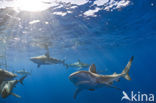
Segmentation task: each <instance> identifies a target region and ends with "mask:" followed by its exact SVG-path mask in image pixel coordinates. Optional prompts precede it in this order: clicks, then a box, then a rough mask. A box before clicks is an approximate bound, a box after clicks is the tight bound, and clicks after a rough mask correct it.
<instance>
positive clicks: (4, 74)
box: [0, 69, 17, 84]
mask: <svg viewBox="0 0 156 103" xmlns="http://www.w3.org/2000/svg"><path fill="white" fill-rule="evenodd" d="M15 77H17V75H16V74H14V73H12V72H9V71H7V70H4V69H0V84H1V83H2V82H3V81H5V80H10V79H13V78H15Z"/></svg>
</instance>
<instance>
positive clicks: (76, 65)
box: [66, 59, 89, 69]
mask: <svg viewBox="0 0 156 103" xmlns="http://www.w3.org/2000/svg"><path fill="white" fill-rule="evenodd" d="M66 67H67V68H69V67H74V68H79V69H82V68H88V67H89V64H85V63H83V62H81V61H80V60H79V59H78V61H77V62H75V63H73V64H66Z"/></svg>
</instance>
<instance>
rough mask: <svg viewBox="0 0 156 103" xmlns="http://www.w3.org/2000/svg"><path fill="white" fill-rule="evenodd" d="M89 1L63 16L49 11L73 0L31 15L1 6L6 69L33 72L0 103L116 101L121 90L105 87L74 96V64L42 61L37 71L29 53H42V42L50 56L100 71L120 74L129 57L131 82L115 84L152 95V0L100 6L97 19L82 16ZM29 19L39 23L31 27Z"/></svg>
mask: <svg viewBox="0 0 156 103" xmlns="http://www.w3.org/2000/svg"><path fill="white" fill-rule="evenodd" d="M93 2H94V1H90V2H87V3H86V4H83V5H79V6H78V7H77V8H75V9H72V10H71V11H72V13H69V14H67V15H65V16H59V15H52V13H53V12H56V11H63V12H66V11H67V7H70V6H73V5H74V6H75V5H76V4H71V5H69V4H67V3H64V4H63V3H62V4H61V3H60V5H64V6H63V7H61V8H57V9H55V7H51V8H49V9H47V10H45V11H42V12H36V13H34V12H33V13H32V12H27V11H22V12H15V11H14V10H12V9H11V8H5V9H1V10H0V19H1V20H0V42H1V52H2V54H4V53H3V50H4V51H5V54H6V57H7V64H8V68H7V69H8V70H9V71H16V70H20V69H23V68H25V69H26V70H28V71H31V70H32V71H33V72H32V75H31V76H29V77H27V78H26V79H25V81H24V86H22V85H21V84H18V85H17V86H16V88H14V90H13V92H14V93H17V94H19V95H21V96H22V98H21V99H18V98H16V97H13V96H9V97H8V98H7V99H2V98H0V103H120V102H121V97H122V92H121V91H118V90H116V89H112V88H107V87H104V88H100V89H97V90H96V91H83V92H81V93H80V94H79V95H78V98H77V99H76V100H74V99H73V94H74V92H75V89H76V87H75V86H74V85H73V84H72V83H71V82H70V81H69V79H68V76H69V75H70V74H71V73H73V72H75V71H77V69H76V68H69V69H66V68H65V67H64V66H63V65H59V64H58V65H49V66H46V65H43V66H41V68H39V69H38V68H37V66H36V64H34V63H32V62H31V61H30V60H29V58H30V57H32V56H38V55H42V54H44V53H45V49H44V48H43V45H45V44H46V45H47V44H48V45H49V49H50V54H51V56H52V57H55V58H58V59H65V62H66V63H68V64H70V63H73V62H75V61H77V60H78V59H80V60H81V61H83V62H85V63H88V64H92V63H95V65H96V67H97V71H100V73H101V74H112V73H114V72H117V73H120V72H121V71H122V70H123V68H124V67H125V65H126V64H127V62H128V60H129V59H130V57H131V56H134V62H133V63H132V68H131V70H130V76H131V78H132V80H131V81H127V80H125V79H121V81H120V82H118V83H115V84H114V85H115V86H117V87H120V88H121V89H122V90H124V91H126V92H127V93H130V92H131V91H135V92H136V93H137V92H138V91H140V92H141V93H153V94H156V82H155V78H156V75H155V74H156V1H155V0H131V1H130V4H129V5H127V6H126V7H123V8H120V9H112V11H106V10H100V11H99V12H97V13H96V17H91V16H88V17H86V16H83V15H81V14H83V13H84V12H85V11H87V10H90V9H94V8H96V7H97V6H96V5H93ZM76 6H77V5H76ZM103 7H104V6H99V8H103ZM114 8H115V7H114ZM33 20H40V22H39V23H34V24H32V25H30V21H33ZM45 22H48V23H49V24H48V25H46V24H45ZM1 61H3V60H1ZM83 70H88V69H83Z"/></svg>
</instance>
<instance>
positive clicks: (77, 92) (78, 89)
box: [74, 88, 83, 99]
mask: <svg viewBox="0 0 156 103" xmlns="http://www.w3.org/2000/svg"><path fill="white" fill-rule="evenodd" d="M82 90H83V89H82V88H77V89H76V91H75V93H74V99H76V97H77V95H78V94H79V93H80V92H81V91H82Z"/></svg>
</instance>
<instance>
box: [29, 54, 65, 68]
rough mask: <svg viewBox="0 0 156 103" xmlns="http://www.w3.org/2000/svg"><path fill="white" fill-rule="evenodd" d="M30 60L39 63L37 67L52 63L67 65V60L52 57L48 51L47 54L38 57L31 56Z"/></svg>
mask: <svg viewBox="0 0 156 103" xmlns="http://www.w3.org/2000/svg"><path fill="white" fill-rule="evenodd" d="M30 60H31V61H32V62H34V63H36V64H37V67H38V68H39V67H40V66H41V65H51V64H63V65H65V60H59V59H56V58H52V57H50V55H49V52H47V53H46V54H45V55H41V56H37V57H31V58H30Z"/></svg>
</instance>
